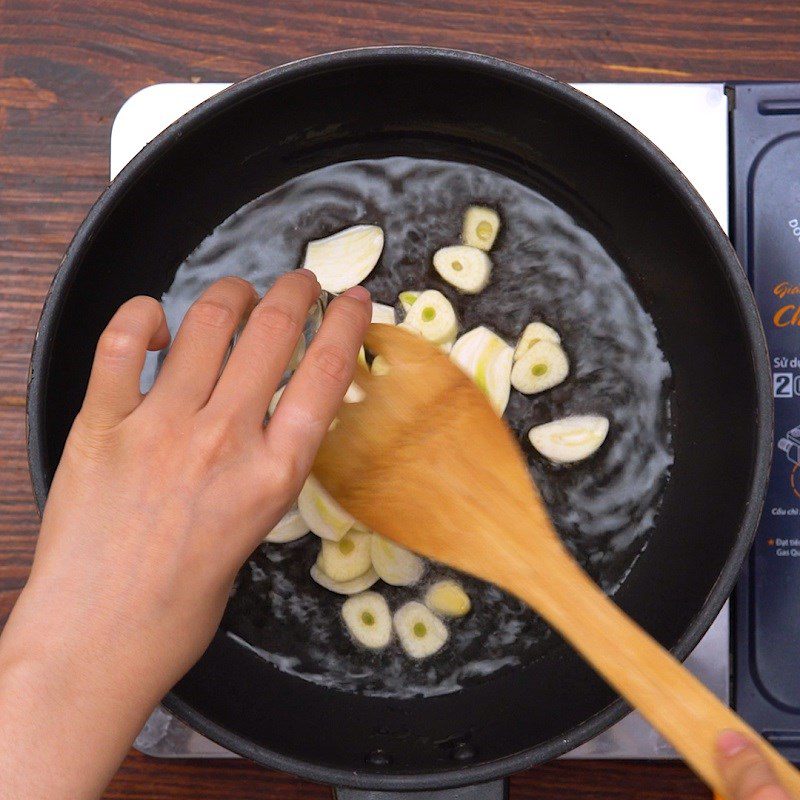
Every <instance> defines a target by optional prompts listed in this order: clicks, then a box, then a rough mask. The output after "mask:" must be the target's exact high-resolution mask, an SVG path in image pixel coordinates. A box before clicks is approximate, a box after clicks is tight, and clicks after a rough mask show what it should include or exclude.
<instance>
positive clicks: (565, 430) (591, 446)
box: [528, 414, 609, 464]
mask: <svg viewBox="0 0 800 800" xmlns="http://www.w3.org/2000/svg"><path fill="white" fill-rule="evenodd" d="M608 427H609V425H608V420H607V419H606V418H605V417H601V416H596V415H594V414H585V415H576V416H572V417H564V418H563V419H557V420H554V421H553V422H546V423H545V424H544V425H536V426H535V427H533V428H531V429H530V431H528V439H530V442H531V444H532V445H533V446H534V447H535V448H536V449H537V450H538V451H539V452H540V453H541V454H542V455H543V456H544V457H545V458H549V459H550V460H551V461H552V462H554V463H556V464H571V463H574V462H576V461H582V460H583V459H585V458H588V457H589V456H591V455H593V454H594V453H596V452H597V450H598V449H599V448H600V446H601V445H602V444H603V442H604V441H605V440H606V436H607V435H608Z"/></svg>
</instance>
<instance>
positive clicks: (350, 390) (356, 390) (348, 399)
mask: <svg viewBox="0 0 800 800" xmlns="http://www.w3.org/2000/svg"><path fill="white" fill-rule="evenodd" d="M366 396H367V395H366V392H365V391H364V390H363V389H362V388H361V387H360V386H359V385H358V384H356V383H351V384H350V385H349V386H348V387H347V391H346V392H345V395H344V398H343V400H344V402H345V403H360V402H361V401H362V400H363V399H364V398H365V397H366Z"/></svg>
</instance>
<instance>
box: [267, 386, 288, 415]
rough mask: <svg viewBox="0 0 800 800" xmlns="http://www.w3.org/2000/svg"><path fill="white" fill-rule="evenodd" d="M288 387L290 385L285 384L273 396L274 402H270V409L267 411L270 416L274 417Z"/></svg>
mask: <svg viewBox="0 0 800 800" xmlns="http://www.w3.org/2000/svg"><path fill="white" fill-rule="evenodd" d="M287 385H288V384H284V385H283V386H281V388H280V389H278V391H277V392H275V394H274V395H272V400H270V401H269V408H268V409H267V413H268V414H269V416H272V415H273V414H274V413H275V409H276V408H277V407H278V403H279V402H280V399H281V396H282V395H283V393H284V392H285V391H286V386H287Z"/></svg>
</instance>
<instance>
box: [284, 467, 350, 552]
mask: <svg viewBox="0 0 800 800" xmlns="http://www.w3.org/2000/svg"><path fill="white" fill-rule="evenodd" d="M297 507H298V508H299V509H300V516H301V517H302V518H303V519H304V520H305V522H306V525H308V527H309V530H310V531H311V532H312V533H315V534H316V535H317V536H319V537H320V538H321V539H330V540H331V541H334V542H338V541H339V539H341V538H342V537H343V536H344V535H345V534H346V533H347V532H348V531H349V530H350V528H352V527H353V523H354V522H355V519H354V518H353V517H352V516H350V514H348V513H347V512H346V511H345V510H344V509H343V508H342V507H341V506H340V505H339V504H338V503H337V502H336V501H335V500H334V499H333V497H331V495H330V494H328V492H327V491H326V490H325V489H324V488H323V486H322V484H321V483H320V482H319V481H318V480H317V479H316V478H315V477H314V476H313V475H309V476H308V477H307V478H306V482H305V483H304V484H303V488H302V489H301V490H300V495H299V497H298V498H297Z"/></svg>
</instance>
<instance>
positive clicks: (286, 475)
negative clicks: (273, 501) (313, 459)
mask: <svg viewBox="0 0 800 800" xmlns="http://www.w3.org/2000/svg"><path fill="white" fill-rule="evenodd" d="M303 479H304V476H303V474H302V471H301V469H300V465H299V464H298V463H297V461H296V460H295V459H294V458H292V457H291V456H283V457H281V458H276V459H274V460H273V461H272V464H271V465H270V469H269V475H268V478H267V485H268V486H269V490H270V494H272V495H273V496H275V497H280V498H282V499H290V500H293V499H294V498H295V497H296V495H297V494H298V493H299V491H300V486H301V485H302V483H303Z"/></svg>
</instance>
